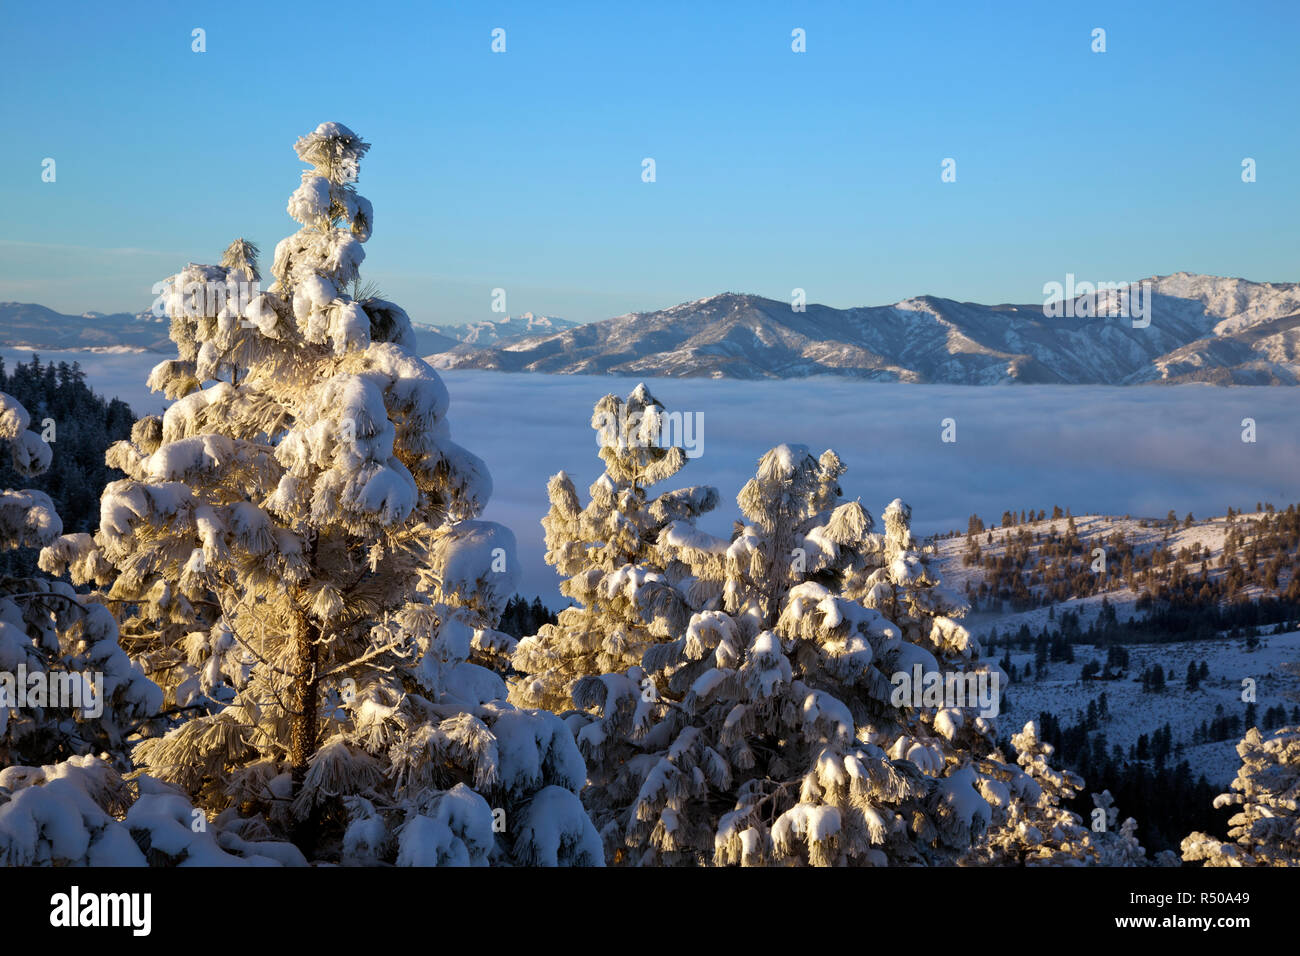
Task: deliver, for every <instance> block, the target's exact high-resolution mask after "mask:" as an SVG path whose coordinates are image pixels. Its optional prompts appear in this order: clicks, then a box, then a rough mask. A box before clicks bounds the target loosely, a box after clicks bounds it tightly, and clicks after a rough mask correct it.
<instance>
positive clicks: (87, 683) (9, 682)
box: [0, 664, 104, 719]
mask: <svg viewBox="0 0 1300 956" xmlns="http://www.w3.org/2000/svg"><path fill="white" fill-rule="evenodd" d="M0 707H10V708H13V709H16V710H25V709H26V708H29V707H55V708H64V707H66V708H69V709H72V710H79V711H81V712H82V714H83V715H84V716H86V717H89V718H91V719H95V718H98V717H102V716H103V714H104V675H103V673H101V672H99V671H31V672H30V673H29V672H28V670H27V665H26V664H19V665H18V670H17V671H0Z"/></svg>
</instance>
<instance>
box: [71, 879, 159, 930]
mask: <svg viewBox="0 0 1300 956" xmlns="http://www.w3.org/2000/svg"><path fill="white" fill-rule="evenodd" d="M152 911H153V896H152V894H150V893H84V894H83V893H82V892H81V888H80V887H77V886H74V887H72V889H71V890H69V891H68V892H67V893H55V894H54V895H53V896H51V897H50V925H51V926H57V927H67V928H73V927H78V926H102V927H114V926H125V927H129V928H130V929H131V931H132V935H133V936H148V935H149V931H150V929H151V928H152V926H153V918H152Z"/></svg>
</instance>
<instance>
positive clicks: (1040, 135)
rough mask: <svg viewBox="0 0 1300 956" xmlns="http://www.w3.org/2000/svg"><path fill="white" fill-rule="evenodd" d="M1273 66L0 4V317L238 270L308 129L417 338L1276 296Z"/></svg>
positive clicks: (1286, 170)
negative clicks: (500, 49) (650, 166)
mask: <svg viewBox="0 0 1300 956" xmlns="http://www.w3.org/2000/svg"><path fill="white" fill-rule="evenodd" d="M196 27H199V28H203V29H204V30H205V31H206V46H207V50H206V52H204V53H195V52H193V51H192V50H191V44H192V38H191V31H192V29H194V28H196ZM497 27H500V28H503V29H505V31H506V52H505V53H500V54H498V53H493V52H492V51H491V43H492V37H491V33H492V30H493V29H494V28H497ZM1097 27H1101V28H1103V29H1105V31H1106V52H1105V53H1094V52H1092V49H1091V46H1092V43H1093V39H1092V31H1093V29H1094V28H1097ZM795 28H802V29H803V30H805V31H806V37H807V40H806V44H807V52H805V53H795V52H793V51H792V50H791V31H792V30H793V29H795ZM1297 38H1300V4H1298V3H1296V2H1294V0H1277V2H1267V0H1266V2H1260V3H1252V4H1242V3H1226V2H1225V3H1208V2H1186V0H1184V2H1178V3H1173V2H1168V3H1165V2H1161V3H1134V2H1132V0H1126V2H1121V3H1095V2H1092V3H1069V2H1055V0H1054V2H1043V0H1032V2H1024V3H996V4H994V3H989V4H983V3H973V2H963V3H956V2H953V3H945V2H926V3H919V2H918V3H906V2H904V3H898V2H891V3H877V2H871V3H867V2H857V3H849V2H845V3H764V2H757V0H750V2H744V3H741V2H735V3H721V2H700V0H695V2H684V3H673V2H658V0H656V2H650V3H635V4H634V3H620V2H612V0H606V2H602V3H573V2H559V3H546V4H541V3H537V2H531V3H477V2H459V3H421V4H410V5H399V4H392V3H382V2H374V3H347V4H343V3H332V2H326V0H316V2H312V3H310V4H306V3H298V2H285V3H273V4H272V3H235V2H221V3H163V2H160V3H156V4H153V3H139V2H131V0H125V2H120V3H111V4H103V3H50V2H41V3H17V2H14V0H8V2H0V84H2V85H3V89H2V90H0V130H2V131H3V139H4V148H3V149H0V299H7V300H18V301H25V302H40V303H43V304H45V305H49V306H51V307H54V308H56V309H59V310H61V311H67V312H80V311H84V310H90V309H95V310H99V311H106V312H111V311H139V310H142V309H145V308H148V306H149V304H150V303H151V302H152V300H153V296H152V295H151V294H150V287H151V285H152V283H153V282H155V281H156V280H158V279H161V278H162V277H164V276H166V275H169V274H171V273H172V272H175V271H176V270H177V269H179V268H180V267H181V266H183V265H184V264H185V263H186V262H187V261H198V262H212V261H215V260H216V259H217V258H218V257H219V255H220V251H221V249H222V248H223V247H224V246H225V245H226V244H227V243H228V242H229V241H230V240H231V239H233V238H235V237H236V236H240V235H242V236H245V237H247V238H249V239H252V240H253V241H255V242H257V243H259V244H260V245H261V246H262V249H263V253H264V257H265V259H266V260H267V262H268V263H269V259H270V255H271V252H272V250H273V249H274V246H275V243H276V242H277V241H278V240H279V239H281V238H282V237H284V236H285V235H288V234H289V233H291V232H292V231H294V229H295V228H296V224H295V223H293V222H292V221H291V220H290V219H289V217H288V215H287V214H286V212H285V202H286V200H287V198H288V196H289V193H290V192H292V190H293V189H294V188H295V187H296V185H297V183H298V176H299V171H300V170H301V169H302V165H301V164H300V163H299V161H298V159H297V157H296V156H295V155H294V154H293V151H292V145H293V142H294V140H295V139H296V138H297V137H298V136H300V135H302V134H304V133H306V132H308V131H310V130H311V129H312V128H314V127H315V126H316V125H317V124H318V123H320V122H322V121H324V120H337V121H339V122H342V123H344V124H346V125H348V126H350V127H351V128H352V129H354V130H355V131H356V132H358V133H359V134H361V135H362V136H363V137H364V138H366V139H367V140H369V141H370V142H371V143H372V144H373V147H372V149H371V152H370V155H369V157H367V159H366V161H365V162H364V163H363V166H362V172H361V182H360V184H359V188H360V191H361V192H362V193H363V194H364V195H366V196H368V197H369V198H370V199H371V200H372V201H373V203H374V206H375V219H376V228H375V234H374V238H373V239H372V240H371V241H370V242H369V243H368V244H367V246H366V250H367V261H366V263H365V265H364V266H363V274H364V275H365V277H366V278H368V279H372V280H374V281H376V282H377V283H379V285H380V287H381V288H382V290H383V291H384V293H385V294H386V295H387V296H388V297H390V298H392V299H394V300H395V301H397V302H398V303H399V304H401V305H403V306H404V307H405V308H406V309H407V311H408V312H409V313H410V314H411V316H412V318H414V319H415V320H417V321H426V322H462V321H466V320H471V319H484V318H492V317H499V316H494V315H493V314H492V312H491V311H490V307H491V291H492V289H493V288H496V287H501V288H504V289H505V290H506V292H507V306H508V309H509V311H510V313H512V314H518V313H520V312H523V311H525V310H531V311H534V312H539V313H545V314H551V315H560V316H564V317H567V318H572V319H577V320H584V321H585V320H591V319H599V318H605V317H608V316H611V315H616V314H620V313H623V312H628V311H636V310H644V309H655V308H664V307H667V306H670V305H673V304H676V303H678V302H681V301H685V300H689V299H695V298H700V297H703V296H707V295H712V294H714V293H718V292H724V291H733V292H754V293H759V294H763V295H768V296H771V297H773V298H778V299H788V298H789V296H790V291H791V289H793V288H795V287H800V288H804V289H806V291H807V296H808V300H809V301H810V302H823V303H826V304H829V305H834V306H840V307H845V306H853V305H875V304H882V303H886V302H892V301H895V300H897V299H900V298H904V297H906V296H910V295H918V294H922V293H930V294H935V295H944V296H949V297H953V298H959V299H969V300H977V301H983V302H1005V301H1015V302H1041V301H1042V298H1043V296H1042V287H1043V284H1044V283H1045V282H1048V281H1053V280H1056V281H1064V277H1065V274H1066V273H1067V272H1073V273H1075V274H1076V275H1077V276H1078V277H1079V278H1080V279H1088V280H1091V281H1098V280H1101V281H1122V280H1128V279H1136V278H1139V277H1142V276H1146V275H1151V274H1163V273H1168V272H1175V271H1179V270H1187V271H1193V272H1207V273H1213V274H1218V275H1239V276H1244V277H1246V278H1249V279H1255V280H1260V281H1295V280H1300V262H1298V261H1297V251H1298V250H1300V243H1298V242H1297V232H1298V231H1300V190H1297V182H1298V181H1300V95H1298V94H1300V41H1298V39H1297ZM47 157H48V158H52V159H54V160H55V162H56V167H55V170H56V180H55V182H52V183H49V182H43V181H42V176H41V174H42V162H43V160H44V159H46V158H47ZM646 157H651V158H653V159H654V160H655V163H656V181H655V182H653V183H645V182H643V181H642V160H643V159H644V158H646ZM949 157H951V158H953V159H955V160H956V182H952V183H944V182H941V177H940V173H941V163H942V161H943V160H944V159H945V158H949ZM1245 157H1251V158H1253V159H1254V160H1255V161H1256V163H1257V181H1256V182H1254V183H1249V184H1248V183H1243V182H1242V178H1241V172H1242V170H1241V163H1242V160H1243V158H1245Z"/></svg>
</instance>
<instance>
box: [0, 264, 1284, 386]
mask: <svg viewBox="0 0 1300 956" xmlns="http://www.w3.org/2000/svg"><path fill="white" fill-rule="evenodd" d="M1140 282H1141V283H1143V284H1149V285H1146V288H1147V290H1148V292H1149V297H1143V296H1138V297H1137V299H1136V301H1138V302H1141V301H1145V302H1146V304H1147V310H1146V311H1145V312H1144V314H1143V317H1142V321H1140V322H1139V321H1136V320H1133V319H1130V318H1127V317H1119V316H1116V315H1112V314H1106V313H1107V309H1106V308H1104V307H1103V308H1096V307H1095V306H1094V308H1093V309H1085V308H1084V307H1083V305H1084V304H1085V299H1088V298H1089V297H1087V296H1081V295H1076V296H1073V297H1072V298H1071V299H1069V300H1068V302H1065V303H1063V304H1064V305H1065V306H1067V307H1066V308H1063V309H1046V308H1045V307H1044V305H1043V304H1042V303H1036V304H1030V305H981V304H979V303H976V302H958V301H956V300H953V299H945V298H940V297H937V296H929V295H925V296H917V297H915V298H910V299H904V300H902V301H901V302H896V303H894V304H893V305H883V306H868V307H861V308H850V309H836V308H831V307H830V306H825V305H813V304H810V305H807V306H805V307H803V309H802V310H796V308H794V307H792V306H791V304H790V303H789V302H781V301H777V300H775V299H768V298H764V297H762V296H758V295H745V294H738V293H730V292H728V293H723V294H721V295H715V296H710V297H708V298H705V299H699V300H696V301H694V302H686V303H683V304H681V305H676V306H673V307H672V308H669V309H662V310H660V311H656V312H635V313H629V314H627V315H620V316H616V317H614V318H611V319H605V320H603V321H599V322H591V323H587V324H582V325H579V324H577V323H574V322H570V321H567V320H565V319H558V318H554V317H549V316H539V315H534V314H533V313H531V312H526V313H524V314H523V315H521V316H516V317H513V318H504V319H500V320H495V321H483V322H471V323H467V324H465V325H425V324H419V323H417V324H416V326H415V331H416V339H417V347H418V349H419V351H420V353H421V354H422V355H426V356H428V358H429V361H430V362H431V363H432V364H433V365H435V366H436V367H438V368H442V369H495V370H500V371H510V372H544V373H551V374H560V375H580V374H586V375H627V376H642V377H654V376H668V377H703V378H741V379H764V378H803V377H809V376H815V375H836V376H844V377H850V378H859V379H863V380H867V381H879V382H906V383H944V384H961V385H998V384H1013V383H1024V384H1034V383H1040V384H1049V383H1050V384H1099V385H1138V384H1149V383H1178V382H1208V383H1213V384H1220V385H1295V384H1300V283H1271V282H1251V281H1249V280H1246V279H1237V278H1228V277H1219V276H1209V275H1200V274H1194V273H1187V272H1179V273H1175V274H1173V275H1167V276H1152V277H1151V278H1149V279H1144V280H1140ZM1135 285H1136V283H1135ZM1093 301H1094V302H1096V303H1099V304H1100V305H1102V306H1105V304H1106V303H1107V302H1114V294H1113V293H1108V294H1105V295H1102V294H1099V295H1098V297H1097V298H1096V299H1095V300H1093ZM1062 312H1063V313H1064V314H1063V315H1060V316H1059V317H1052V315H1053V314H1056V313H1062ZM1093 312H1101V313H1102V314H1100V315H1097V314H1092V313H1093ZM0 346H5V347H16V348H31V349H45V350H54V349H99V350H107V351H160V352H168V351H170V350H171V348H172V346H171V343H170V342H169V341H168V339H167V322H166V320H164V319H158V318H156V317H154V316H153V315H151V314H150V313H148V312H144V313H140V314H138V315H131V314H129V313H114V314H109V315H106V314H104V313H99V312H86V313H83V314H81V315H63V314H60V313H58V312H55V311H53V310H52V309H47V308H45V307H44V306H40V305H32V304H26V303H17V302H5V303H0Z"/></svg>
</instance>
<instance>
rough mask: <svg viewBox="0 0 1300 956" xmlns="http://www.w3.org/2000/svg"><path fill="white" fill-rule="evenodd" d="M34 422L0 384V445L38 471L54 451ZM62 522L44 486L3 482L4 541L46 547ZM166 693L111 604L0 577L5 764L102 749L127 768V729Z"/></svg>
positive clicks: (5, 545) (18, 465)
mask: <svg viewBox="0 0 1300 956" xmlns="http://www.w3.org/2000/svg"><path fill="white" fill-rule="evenodd" d="M29 423H30V421H29V418H28V415H27V411H26V410H25V409H24V408H23V407H22V406H21V405H20V404H19V403H18V402H16V401H15V400H14V399H12V398H11V397H10V396H8V395H5V394H3V393H0V444H3V445H4V446H7V450H8V452H9V453H10V455H11V457H12V460H13V466H14V469H15V470H16V471H17V472H18V473H19V474H21V475H24V476H36V475H39V474H40V473H41V472H43V471H45V469H46V468H48V467H49V464H50V461H51V455H52V452H51V449H50V446H49V445H47V444H46V443H45V442H44V441H42V440H41V438H40V436H39V435H37V434H36V433H35V432H32V431H29V430H28V427H27V426H28V425H29ZM62 530H63V523H62V522H61V521H60V520H59V516H58V514H57V513H56V512H55V510H54V505H53V503H52V502H51V501H50V498H49V496H48V495H46V494H45V493H44V492H41V491H36V490H32V489H28V490H25V491H15V490H9V489H5V490H0V549H9V548H20V547H29V548H39V547H43V546H45V545H47V544H49V543H50V542H51V541H53V540H54V539H55V538H56V537H57V536H58V535H59V533H60V532H61V531H62ZM161 700H162V695H161V694H160V693H159V692H158V688H157V687H155V686H154V685H153V684H152V683H150V682H149V681H148V680H147V679H146V678H145V677H144V675H143V674H142V673H141V672H140V670H139V669H138V668H137V667H135V666H133V665H132V663H131V661H130V659H129V658H128V657H127V655H126V653H125V652H123V650H122V648H121V647H119V646H118V641H117V624H116V622H115V621H114V620H113V616H112V615H111V614H110V613H109V612H108V610H107V609H106V608H104V607H103V606H102V605H100V604H97V603H94V602H89V601H87V602H84V603H83V601H82V599H81V598H80V597H79V596H78V595H77V594H76V592H75V591H74V590H73V589H72V588H71V587H69V586H68V585H67V584H65V583H63V582H61V581H51V580H49V579H48V578H44V577H37V576H33V577H24V578H0V767H5V766H9V765H11V764H27V763H37V764H44V763H54V762H56V761H59V760H63V759H65V758H68V757H72V756H74V755H82V754H98V753H101V752H105V753H107V754H108V755H109V756H110V758H111V759H114V760H116V761H117V763H118V764H119V765H120V766H122V767H125V745H124V741H125V739H126V737H127V736H128V735H129V734H130V733H131V732H132V731H133V730H134V729H135V726H136V725H137V724H138V723H142V722H144V721H145V720H146V719H147V718H148V717H149V716H150V715H152V714H153V713H155V712H156V710H157V709H158V706H159V705H160V703H161Z"/></svg>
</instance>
